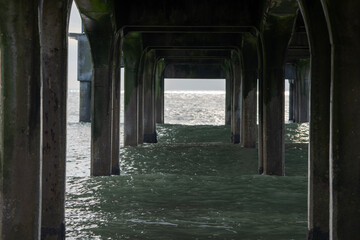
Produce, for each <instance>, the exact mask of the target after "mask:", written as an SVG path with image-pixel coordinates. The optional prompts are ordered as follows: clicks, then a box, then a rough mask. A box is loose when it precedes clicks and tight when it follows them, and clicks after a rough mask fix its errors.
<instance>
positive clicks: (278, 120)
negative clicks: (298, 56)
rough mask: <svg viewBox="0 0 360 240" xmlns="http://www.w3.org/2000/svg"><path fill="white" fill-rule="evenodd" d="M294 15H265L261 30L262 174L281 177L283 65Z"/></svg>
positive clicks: (282, 165)
mask: <svg viewBox="0 0 360 240" xmlns="http://www.w3.org/2000/svg"><path fill="white" fill-rule="evenodd" d="M294 19H295V14H291V15H286V16H279V15H274V14H271V13H270V14H268V16H267V22H266V24H265V27H264V30H263V33H262V34H263V35H262V36H263V55H264V56H263V57H264V61H263V71H264V72H263V114H264V115H263V121H264V122H263V144H264V145H263V162H264V173H265V174H269V175H284V174H285V171H284V170H285V169H284V165H285V162H284V161H285V159H284V154H285V144H284V90H285V86H284V84H285V82H284V61H285V53H286V49H287V46H288V43H289V40H290V37H291V33H292V30H293V25H294Z"/></svg>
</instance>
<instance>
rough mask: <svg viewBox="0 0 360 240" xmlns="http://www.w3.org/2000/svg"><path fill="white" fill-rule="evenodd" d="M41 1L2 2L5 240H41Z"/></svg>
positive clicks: (0, 176) (1, 220)
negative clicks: (39, 20)
mask: <svg viewBox="0 0 360 240" xmlns="http://www.w3.org/2000/svg"><path fill="white" fill-rule="evenodd" d="M38 7H39V6H38V1H32V0H28V1H23V0H14V1H0V33H1V34H0V66H1V68H0V85H1V90H0V91H1V100H0V102H1V111H0V123H1V124H0V132H1V135H0V163H1V164H0V205H1V210H0V238H1V239H29V240H30V239H39V238H40V232H39V229H40V203H41V201H40V199H39V198H40V194H41V193H40V191H41V190H40V177H41V173H40V164H41V153H40V149H41V145H40V134H41V133H40V131H41V126H40V117H41V107H40V105H41V104H40V101H41V99H40V96H41V92H40V91H41V83H40V46H39V29H38Z"/></svg>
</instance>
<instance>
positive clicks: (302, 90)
mask: <svg viewBox="0 0 360 240" xmlns="http://www.w3.org/2000/svg"><path fill="white" fill-rule="evenodd" d="M295 82H296V90H297V106H296V108H297V112H298V117H297V119H296V122H299V123H303V122H309V114H310V109H309V108H310V96H309V95H310V60H309V59H300V60H298V61H297V63H296V81H295Z"/></svg>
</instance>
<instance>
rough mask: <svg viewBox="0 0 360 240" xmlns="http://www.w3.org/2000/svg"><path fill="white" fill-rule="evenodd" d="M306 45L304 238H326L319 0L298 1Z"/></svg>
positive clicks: (326, 122)
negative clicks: (307, 98)
mask: <svg viewBox="0 0 360 240" xmlns="http://www.w3.org/2000/svg"><path fill="white" fill-rule="evenodd" d="M299 5H300V9H301V12H302V15H303V18H304V22H305V26H306V31H307V34H308V39H309V46H310V53H311V55H310V65H311V75H310V76H311V77H310V78H311V83H310V84H311V87H310V91H311V92H310V104H311V107H310V142H309V160H308V161H309V164H308V166H309V170H308V178H309V180H308V185H309V187H308V190H309V192H308V200H309V201H308V239H311V240H317V239H329V144H328V143H329V129H330V82H331V46H330V39H329V32H328V29H327V24H326V19H325V15H324V13H323V10H322V5H321V2H320V1H319V0H317V1H313V0H301V1H299Z"/></svg>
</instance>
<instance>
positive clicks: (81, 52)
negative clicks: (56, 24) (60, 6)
mask: <svg viewBox="0 0 360 240" xmlns="http://www.w3.org/2000/svg"><path fill="white" fill-rule="evenodd" d="M77 41H78V77H77V78H78V81H79V82H80V104H79V121H80V122H91V79H92V69H93V65H92V59H91V51H90V45H89V41H88V39H87V37H86V35H83V34H82V35H79V36H77Z"/></svg>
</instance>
